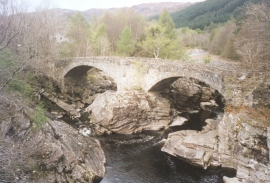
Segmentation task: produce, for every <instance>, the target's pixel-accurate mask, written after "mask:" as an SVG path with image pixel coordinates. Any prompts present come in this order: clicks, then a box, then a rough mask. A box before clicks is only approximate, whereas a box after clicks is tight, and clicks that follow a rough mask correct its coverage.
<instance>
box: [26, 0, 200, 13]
mask: <svg viewBox="0 0 270 183" xmlns="http://www.w3.org/2000/svg"><path fill="white" fill-rule="evenodd" d="M29 1H31V2H32V5H33V6H38V5H39V4H40V3H42V4H44V3H45V4H49V6H50V7H51V8H63V9H72V10H81V11H84V10H88V9H91V8H102V9H107V8H119V7H130V6H133V5H138V4H143V3H152V2H201V1H204V0H168V1H166V0H163V1H162V0H29ZM29 1H28V2H29Z"/></svg>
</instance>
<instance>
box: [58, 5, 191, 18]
mask: <svg viewBox="0 0 270 183" xmlns="http://www.w3.org/2000/svg"><path fill="white" fill-rule="evenodd" d="M191 5H193V3H182V2H161V3H145V4H139V5H134V6H132V7H123V8H124V9H129V8H130V9H134V10H135V11H136V12H138V13H139V14H141V15H143V16H145V17H150V16H154V15H159V14H161V12H162V11H163V9H164V8H166V9H167V10H168V11H169V12H170V13H173V12H176V11H179V10H182V9H185V8H186V7H188V6H191ZM123 8H110V9H95V8H92V9H89V10H86V11H82V12H81V13H82V14H83V15H84V16H85V18H86V19H87V20H89V21H90V20H91V19H92V17H93V16H96V17H99V16H100V15H102V14H103V13H104V12H105V11H108V12H114V11H117V10H119V9H123ZM54 11H55V12H56V13H57V14H58V16H59V17H61V18H62V19H66V18H67V17H68V15H72V14H74V13H76V12H79V11H77V10H68V9H54Z"/></svg>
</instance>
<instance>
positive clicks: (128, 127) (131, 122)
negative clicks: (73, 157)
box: [86, 91, 171, 134]
mask: <svg viewBox="0 0 270 183" xmlns="http://www.w3.org/2000/svg"><path fill="white" fill-rule="evenodd" d="M86 111H87V112H89V113H90V114H91V116H90V119H91V122H92V123H95V124H96V125H98V126H101V127H103V129H106V130H105V131H108V132H115V133H125V134H131V133H137V132H141V131H142V130H159V129H163V128H167V127H168V125H169V123H170V122H171V109H170V102H169V101H168V100H167V99H165V98H163V97H161V96H159V95H157V94H154V93H153V94H151V93H145V92H139V91H132V92H128V91H126V92H114V91H106V92H105V93H103V94H101V95H99V96H98V97H97V98H96V100H95V101H94V102H93V103H92V104H91V105H90V106H89V107H87V108H86Z"/></svg>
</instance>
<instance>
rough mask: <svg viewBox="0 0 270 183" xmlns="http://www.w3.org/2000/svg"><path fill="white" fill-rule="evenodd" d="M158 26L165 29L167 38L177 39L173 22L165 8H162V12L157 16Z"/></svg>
mask: <svg viewBox="0 0 270 183" xmlns="http://www.w3.org/2000/svg"><path fill="white" fill-rule="evenodd" d="M158 24H159V25H160V26H161V27H164V28H165V34H167V36H168V37H169V38H170V39H176V38H177V33H176V30H175V24H174V22H173V20H172V17H171V15H170V14H169V12H168V11H167V9H166V8H164V10H163V12H162V13H161V15H160V16H159V19H158Z"/></svg>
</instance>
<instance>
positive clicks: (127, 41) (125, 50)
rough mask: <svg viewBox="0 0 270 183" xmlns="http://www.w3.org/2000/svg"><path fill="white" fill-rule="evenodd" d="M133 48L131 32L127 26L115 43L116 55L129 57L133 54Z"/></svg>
mask: <svg viewBox="0 0 270 183" xmlns="http://www.w3.org/2000/svg"><path fill="white" fill-rule="evenodd" d="M134 49H135V46H134V41H133V39H132V32H131V29H130V28H129V27H128V26H125V28H124V30H123V31H122V33H121V34H120V36H119V41H118V42H117V50H118V53H120V54H121V55H124V56H131V55H132V53H133V52H134Z"/></svg>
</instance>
